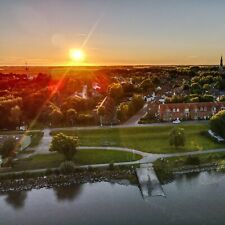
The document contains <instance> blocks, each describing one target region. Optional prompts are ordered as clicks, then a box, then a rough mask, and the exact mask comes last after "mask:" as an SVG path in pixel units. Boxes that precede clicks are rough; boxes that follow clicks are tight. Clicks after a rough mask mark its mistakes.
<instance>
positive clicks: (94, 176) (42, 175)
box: [0, 166, 138, 193]
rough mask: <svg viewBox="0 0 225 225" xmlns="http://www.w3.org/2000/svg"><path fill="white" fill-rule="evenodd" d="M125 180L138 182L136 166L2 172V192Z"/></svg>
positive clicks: (0, 180)
mask: <svg viewBox="0 0 225 225" xmlns="http://www.w3.org/2000/svg"><path fill="white" fill-rule="evenodd" d="M124 180H127V181H128V183H129V184H130V183H132V184H137V183H138V182H137V178H136V175H135V167H134V166H120V167H118V168H114V167H113V166H112V167H109V168H108V169H93V168H89V169H76V170H75V171H74V172H72V173H69V174H63V173H61V172H60V170H58V169H54V170H46V171H41V172H36V173H28V172H27V173H25V172H24V173H22V174H10V175H3V174H2V175H1V176H0V193H4V192H10V191H23V190H25V191H27V190H31V189H40V188H53V187H63V186H70V185H74V184H83V183H95V182H102V181H104V182H115V183H117V182H118V183H121V181H122V182H123V181H124Z"/></svg>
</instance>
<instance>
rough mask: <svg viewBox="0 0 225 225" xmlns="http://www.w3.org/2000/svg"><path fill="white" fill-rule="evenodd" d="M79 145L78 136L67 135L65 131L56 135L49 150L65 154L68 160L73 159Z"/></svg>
mask: <svg viewBox="0 0 225 225" xmlns="http://www.w3.org/2000/svg"><path fill="white" fill-rule="evenodd" d="M77 146H78V137H74V136H67V135H65V134H63V133H59V134H57V135H55V136H54V137H53V139H52V143H51V145H50V149H49V151H51V152H58V153H60V154H63V155H64V157H65V159H66V160H69V161H70V160H72V159H73V157H74V155H75V153H76V151H77Z"/></svg>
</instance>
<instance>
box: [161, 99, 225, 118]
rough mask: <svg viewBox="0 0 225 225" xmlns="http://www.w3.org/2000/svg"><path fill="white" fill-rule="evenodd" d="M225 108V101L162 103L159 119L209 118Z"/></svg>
mask: <svg viewBox="0 0 225 225" xmlns="http://www.w3.org/2000/svg"><path fill="white" fill-rule="evenodd" d="M220 110H225V102H193V103H169V104H161V105H159V108H158V113H159V119H160V120H162V121H173V120H176V119H180V120H199V119H209V118H211V116H213V115H214V114H216V113H217V112H219V111H220Z"/></svg>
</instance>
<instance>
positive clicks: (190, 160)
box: [185, 156, 200, 165]
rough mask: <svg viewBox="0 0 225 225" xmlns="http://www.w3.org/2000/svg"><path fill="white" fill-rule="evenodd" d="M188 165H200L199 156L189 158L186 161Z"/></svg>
mask: <svg viewBox="0 0 225 225" xmlns="http://www.w3.org/2000/svg"><path fill="white" fill-rule="evenodd" d="M185 164H186V165H199V164H200V159H199V157H197V156H188V157H187V159H186V160H185Z"/></svg>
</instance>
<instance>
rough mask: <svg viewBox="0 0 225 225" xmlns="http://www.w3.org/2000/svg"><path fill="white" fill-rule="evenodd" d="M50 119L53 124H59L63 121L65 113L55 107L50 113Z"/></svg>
mask: <svg viewBox="0 0 225 225" xmlns="http://www.w3.org/2000/svg"><path fill="white" fill-rule="evenodd" d="M49 117H50V121H51V123H52V124H53V125H58V124H60V122H61V121H62V118H63V114H62V112H61V111H60V110H59V109H54V110H53V111H52V112H51V113H50V115H49Z"/></svg>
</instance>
